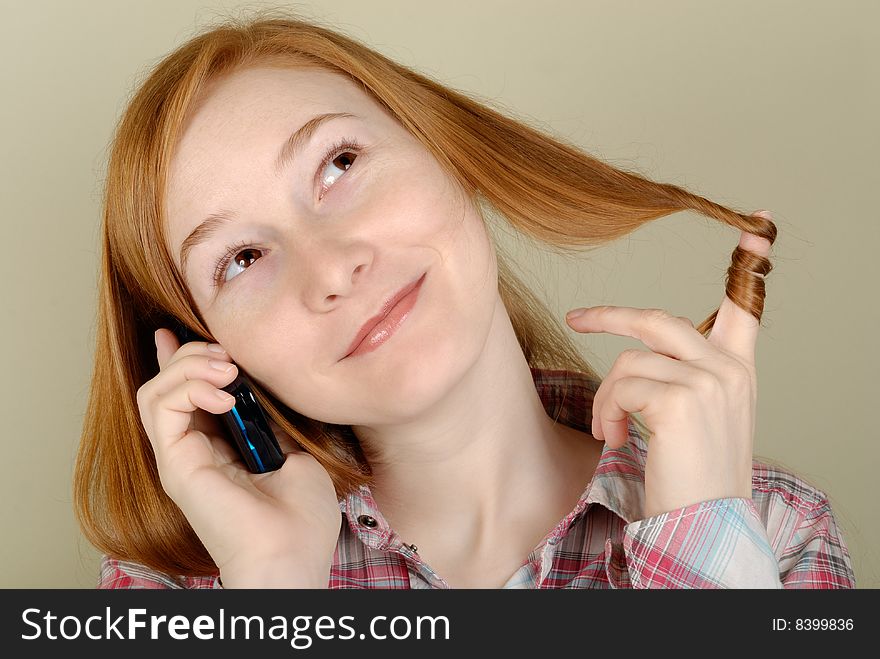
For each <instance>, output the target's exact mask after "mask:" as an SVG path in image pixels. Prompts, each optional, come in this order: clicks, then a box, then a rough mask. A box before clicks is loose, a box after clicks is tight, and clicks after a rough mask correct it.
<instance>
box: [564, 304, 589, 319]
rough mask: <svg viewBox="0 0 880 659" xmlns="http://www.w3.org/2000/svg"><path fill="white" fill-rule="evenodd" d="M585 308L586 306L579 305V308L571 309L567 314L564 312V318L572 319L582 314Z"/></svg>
mask: <svg viewBox="0 0 880 659" xmlns="http://www.w3.org/2000/svg"><path fill="white" fill-rule="evenodd" d="M586 310H587V307H581V308H580V309H572V310H571V311H569V312H568V313H567V314H565V319H566V320H574V319H575V318H577V317H578V316H583V315H584V312H585V311H586Z"/></svg>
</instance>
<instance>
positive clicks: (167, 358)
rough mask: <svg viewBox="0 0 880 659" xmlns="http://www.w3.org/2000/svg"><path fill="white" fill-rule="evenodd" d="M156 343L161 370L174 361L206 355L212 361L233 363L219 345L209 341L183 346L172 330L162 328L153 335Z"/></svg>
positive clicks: (188, 343)
mask: <svg viewBox="0 0 880 659" xmlns="http://www.w3.org/2000/svg"><path fill="white" fill-rule="evenodd" d="M153 338H154V339H155V341H156V360H157V361H158V363H159V370H164V369H165V368H167V367H168V366H169V364H170V362H171V361H172V359H174V358H175V357H176V358H178V359H179V358H181V357H184V356H186V355H193V354H204V355H208V356H209V357H210V358H211V359H222V360H225V361H231V359H232V358H231V357H230V356H229V353H227V352H226V351H225V350H224V349H223V347H222V346H221V345H219V344H217V343H209V342H207V341H188V342H187V343H184V344H181V343H180V340H179V339H178V338H177V335H176V334H175V333H174V332H172V331H171V330H169V329H167V328H164V327H160V328H159V329H158V330H156V332H155V333H154V335H153Z"/></svg>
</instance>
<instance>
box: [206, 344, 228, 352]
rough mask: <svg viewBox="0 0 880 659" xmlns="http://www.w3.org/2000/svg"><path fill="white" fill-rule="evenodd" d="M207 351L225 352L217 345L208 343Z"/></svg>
mask: <svg viewBox="0 0 880 659" xmlns="http://www.w3.org/2000/svg"><path fill="white" fill-rule="evenodd" d="M208 350H210V351H211V352H226V351H225V350H224V349H223V347H222V346H221V345H220V344H219V343H209V344H208Z"/></svg>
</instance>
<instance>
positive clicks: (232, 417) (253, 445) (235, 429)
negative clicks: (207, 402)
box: [172, 322, 284, 474]
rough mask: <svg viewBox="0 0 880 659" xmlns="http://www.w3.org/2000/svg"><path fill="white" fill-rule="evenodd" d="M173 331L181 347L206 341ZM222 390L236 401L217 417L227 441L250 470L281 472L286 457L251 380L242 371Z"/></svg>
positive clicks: (184, 330)
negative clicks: (192, 342)
mask: <svg viewBox="0 0 880 659" xmlns="http://www.w3.org/2000/svg"><path fill="white" fill-rule="evenodd" d="M172 331H174V333H175V334H176V335H177V339H178V340H179V341H180V345H183V344H184V343H189V342H190V341H207V339H205V338H204V337H201V336H199V335H198V334H196V333H195V332H193V331H191V330H190V329H189V328H187V327H185V326H184V325H182V324H181V323H179V322H175V323H174V326H173V327H172ZM221 388H222V389H223V391H225V392H226V393H228V394H230V395H232V396H234V397H235V404H234V405H233V406H232V409H231V410H229V411H228V412H223V413H222V414H218V415H217V416H219V417H220V422H221V424H222V426H223V427H224V429H225V431H226V439H227V440H228V441H229V442H230V443H231V444H232V445H233V446H234V447H235V448H236V450H237V451H238V453H239V455H240V456H241V459H242V461H243V462H244V463H245V465H247V468H248V470H249V471H251V472H252V473H255V474H263V473H266V472H267V471H275V470H276V469H280V468H281V465H283V464H284V453H282V452H281V448H280V447H279V446H278V440H277V439H276V438H275V433H273V432H272V428H271V427H270V426H269V421H268V419H267V418H266V413H265V412H264V411H263V408H262V406H261V405H260V403H259V402H258V401H257V399H256V397H255V396H254V393H253V391H252V389H251V383H250V380H248V378H247V376H246V375H245V374H244V373H243V372H242V371H241V369H239V373H238V375H237V376H236V377H235V379H234V380H233V381H232V382H230V383H229V384H228V385H226V386H225V387H221Z"/></svg>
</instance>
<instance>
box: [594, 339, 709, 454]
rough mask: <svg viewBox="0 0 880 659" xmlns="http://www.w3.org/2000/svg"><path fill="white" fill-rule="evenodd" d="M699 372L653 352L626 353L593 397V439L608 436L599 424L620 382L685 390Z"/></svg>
mask: <svg viewBox="0 0 880 659" xmlns="http://www.w3.org/2000/svg"><path fill="white" fill-rule="evenodd" d="M695 370H696V367H694V366H691V365H689V364H688V363H687V362H682V361H678V360H677V359H673V358H672V357H667V356H666V355H659V354H657V353H656V352H651V351H650V350H636V349H630V350H624V351H623V352H622V353H620V354H619V355H618V356H617V359H615V360H614V364H613V365H612V366H611V370H610V371H608V374H607V375H606V376H605V377H604V379H603V380H602V382H601V384H600V385H599V388H598V389H597V390H596V393H595V394H594V396H593V405H592V408H593V419H594V424H593V427H592V431H591V432H592V434H593V437H595V438H596V439H602V438H603V436H604V434H603V432H602V427H601V424H600V423H599V418H600V415H599V414H598V410H600V409H602V405H603V402H604V399H605V397H607V396H608V395H609V392H610V391H611V390H612V388H613V386H614V383H615V382H616V381H617V380H620V379H621V378H626V377H639V378H646V379H650V380H657V381H660V382H666V383H674V384H680V385H683V386H684V385H687V384H688V383H689V382H692V381H693V378H694V375H693V373H694V371H695Z"/></svg>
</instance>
